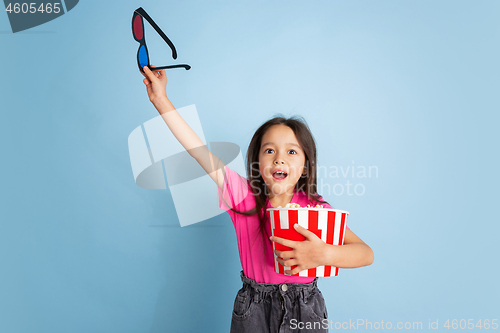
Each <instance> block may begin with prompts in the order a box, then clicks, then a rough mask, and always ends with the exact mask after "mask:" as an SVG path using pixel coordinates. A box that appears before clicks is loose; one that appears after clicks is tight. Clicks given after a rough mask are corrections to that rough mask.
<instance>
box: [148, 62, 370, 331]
mask: <svg viewBox="0 0 500 333" xmlns="http://www.w3.org/2000/svg"><path fill="white" fill-rule="evenodd" d="M154 67H155V66H151V68H152V69H153V71H151V70H150V69H149V68H148V67H147V66H146V67H144V73H143V75H144V76H145V79H144V81H143V82H144V84H145V85H146V89H147V93H148V96H149V100H150V101H151V102H152V103H153V105H154V106H155V108H156V109H157V110H158V112H159V113H160V115H161V116H162V118H163V119H164V120H165V122H166V124H167V126H168V127H169V129H170V130H171V131H172V133H173V134H174V136H175V137H176V138H177V140H179V142H180V143H181V144H182V146H183V147H184V148H185V149H186V150H187V151H188V152H189V154H190V155H191V156H192V157H194V158H195V159H196V160H197V161H198V163H199V164H200V165H201V166H202V167H203V169H204V170H205V171H206V172H207V173H208V174H209V175H210V177H211V178H212V179H213V180H214V182H215V183H216V184H217V186H218V190H219V207H220V208H221V209H224V210H226V211H227V212H228V213H229V215H230V216H231V219H232V221H233V224H234V227H235V230H236V236H237V240H238V249H239V254H240V260H241V265H242V268H243V270H242V271H241V279H242V281H243V287H242V288H241V289H240V290H239V291H238V293H237V295H236V299H235V302H234V309H233V316H232V321H231V332H278V331H279V332H301V331H303V330H306V331H307V332H327V331H328V319H327V310H326V306H325V302H324V299H323V296H322V294H321V292H320V291H319V289H318V287H317V278H312V277H299V276H292V275H293V274H295V273H298V272H300V271H302V270H305V269H309V268H314V267H318V266H321V265H331V266H335V267H340V268H354V267H361V266H366V265H370V264H371V263H372V262H373V252H372V250H371V248H370V247H369V246H368V245H366V244H365V243H364V242H363V241H362V240H361V239H360V238H359V237H357V236H356V235H355V234H354V232H352V231H351V230H350V229H348V228H347V229H346V234H345V238H344V245H343V246H334V245H328V244H326V243H325V242H323V241H322V240H321V239H320V238H318V237H317V236H316V235H315V234H313V233H312V232H309V231H308V230H306V229H304V228H302V227H300V226H298V225H295V226H296V230H297V231H298V232H299V233H300V234H302V235H303V236H305V238H306V240H304V241H301V242H299V241H292V240H287V239H282V238H278V237H270V234H271V231H270V225H269V223H266V222H267V221H266V218H265V209H266V208H271V207H278V206H282V207H283V206H285V205H286V204H288V203H290V202H292V203H297V204H300V205H301V206H302V207H305V206H307V205H308V204H310V205H313V206H315V205H316V204H323V207H325V208H331V206H330V205H329V204H328V203H326V202H325V201H323V199H322V197H321V196H320V195H318V193H316V145H315V143H314V139H313V137H312V135H311V133H310V131H309V129H308V127H307V125H306V124H305V123H304V122H302V121H301V120H300V119H294V118H291V119H286V118H283V117H277V118H273V119H271V120H269V121H267V122H266V123H264V124H263V125H262V126H261V127H260V128H259V129H258V130H257V131H256V132H255V134H254V136H253V138H252V140H251V142H250V145H249V148H248V153H247V174H248V176H249V179H248V180H247V179H245V178H243V177H241V176H240V175H238V174H237V173H236V172H234V171H233V170H231V169H229V168H228V167H227V166H225V165H224V164H223V163H222V162H221V161H220V160H219V159H218V158H217V157H216V156H215V155H213V154H212V153H211V152H210V151H209V150H208V149H207V148H206V147H205V146H204V145H203V142H202V141H201V139H200V138H199V137H198V136H197V135H196V134H195V132H194V131H193V130H192V129H191V128H190V127H189V126H188V125H187V123H186V122H185V121H184V120H183V119H182V118H181V117H180V115H179V113H178V112H177V111H176V110H175V108H174V106H173V105H172V103H171V102H170V100H169V99H168V98H167V94H166V86H167V77H166V74H165V70H159V71H158V70H154ZM272 241H274V242H277V243H280V244H282V245H285V246H288V247H290V248H291V249H292V250H291V251H281V252H280V251H276V255H277V256H278V257H279V258H278V261H279V262H280V263H281V264H282V265H284V266H288V267H291V266H295V268H293V269H292V270H289V271H285V273H286V274H288V275H282V274H278V273H276V272H275V271H274V256H273V253H272V243H271V242H272Z"/></svg>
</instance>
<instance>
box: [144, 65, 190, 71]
mask: <svg viewBox="0 0 500 333" xmlns="http://www.w3.org/2000/svg"><path fill="white" fill-rule="evenodd" d="M148 67H149V69H150V70H152V71H155V70H158V69H170V68H185V69H186V70H187V71H188V70H190V69H191V66H189V65H183V64H181V65H169V66H161V67H154V68H153V67H151V66H148Z"/></svg>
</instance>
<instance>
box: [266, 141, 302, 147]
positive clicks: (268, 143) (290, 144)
mask: <svg viewBox="0 0 500 333" xmlns="http://www.w3.org/2000/svg"><path fill="white" fill-rule="evenodd" d="M285 144H286V145H289V146H295V147H297V148H300V146H299V145H298V144H296V143H292V142H287V143H285ZM267 145H274V142H266V143H264V144H263V145H262V147H264V146H267Z"/></svg>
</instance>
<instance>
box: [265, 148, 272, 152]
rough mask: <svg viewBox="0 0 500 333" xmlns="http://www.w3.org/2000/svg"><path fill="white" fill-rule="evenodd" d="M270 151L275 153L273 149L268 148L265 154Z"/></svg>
mask: <svg viewBox="0 0 500 333" xmlns="http://www.w3.org/2000/svg"><path fill="white" fill-rule="evenodd" d="M269 151H273V150H272V149H271V148H267V149H266V151H265V152H266V153H267V152H269Z"/></svg>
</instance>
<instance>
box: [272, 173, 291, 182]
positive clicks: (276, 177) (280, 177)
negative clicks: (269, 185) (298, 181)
mask: <svg viewBox="0 0 500 333" xmlns="http://www.w3.org/2000/svg"><path fill="white" fill-rule="evenodd" d="M287 176H288V174H287V173H286V172H284V171H276V172H273V179H274V180H277V181H282V180H284V179H285V178H286V177H287Z"/></svg>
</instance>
